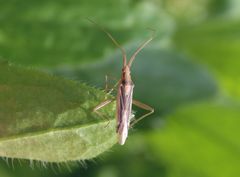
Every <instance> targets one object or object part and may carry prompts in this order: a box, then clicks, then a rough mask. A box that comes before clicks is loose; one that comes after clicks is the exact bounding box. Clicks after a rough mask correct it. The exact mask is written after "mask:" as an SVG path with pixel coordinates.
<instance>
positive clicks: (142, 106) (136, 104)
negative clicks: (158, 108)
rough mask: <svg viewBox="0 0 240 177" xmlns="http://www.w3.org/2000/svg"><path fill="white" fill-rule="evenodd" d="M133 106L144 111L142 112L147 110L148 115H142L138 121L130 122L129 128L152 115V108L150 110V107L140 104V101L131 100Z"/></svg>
mask: <svg viewBox="0 0 240 177" xmlns="http://www.w3.org/2000/svg"><path fill="white" fill-rule="evenodd" d="M132 103H133V104H134V105H135V106H137V107H139V108H141V109H144V110H147V111H149V112H148V113H146V114H144V115H142V116H141V117H139V118H138V119H136V120H134V121H133V122H131V126H133V125H134V124H136V123H137V122H139V121H140V120H142V119H143V118H145V117H147V116H149V115H151V114H152V113H154V108H152V107H151V106H148V105H146V104H144V103H141V102H140V101H137V100H133V102H132Z"/></svg>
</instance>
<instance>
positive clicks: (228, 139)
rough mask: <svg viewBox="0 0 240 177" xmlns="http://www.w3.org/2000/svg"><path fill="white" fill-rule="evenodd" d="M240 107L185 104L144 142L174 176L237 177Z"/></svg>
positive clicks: (239, 151) (210, 103) (226, 104)
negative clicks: (147, 143)
mask: <svg viewBox="0 0 240 177" xmlns="http://www.w3.org/2000/svg"><path fill="white" fill-rule="evenodd" d="M239 115H240V106H239V104H238V103H231V102H229V101H227V102H224V103H220V102H209V103H202V104H195V105H188V106H185V107H182V108H180V109H179V110H178V111H177V112H176V113H174V114H173V115H171V116H169V118H168V121H167V124H166V125H165V127H164V128H162V130H157V131H153V132H150V133H149V134H148V135H146V139H147V140H148V142H149V145H150V146H151V150H152V151H153V152H155V155H156V156H157V157H158V158H159V160H160V161H164V163H165V164H168V175H167V176H169V177H170V176H171V177H172V176H174V177H188V176H191V177H192V176H194V177H202V176H211V177H226V176H239V175H240V170H239V168H238V167H239V164H240V160H239V159H240V158H239V157H240V141H239V136H240V131H239V124H240V119H239Z"/></svg>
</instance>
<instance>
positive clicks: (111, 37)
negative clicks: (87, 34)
mask: <svg viewBox="0 0 240 177" xmlns="http://www.w3.org/2000/svg"><path fill="white" fill-rule="evenodd" d="M87 20H88V21H90V22H91V23H93V24H95V25H96V26H97V27H98V28H99V29H101V30H102V31H103V32H104V33H106V35H107V36H108V37H109V38H110V39H111V40H112V42H113V43H114V44H115V45H116V46H117V47H118V48H119V49H120V50H121V52H122V56H123V66H126V65H127V55H126V51H125V49H124V48H122V46H121V45H120V44H119V43H118V42H117V41H116V39H114V37H113V36H112V35H111V34H110V33H109V32H107V31H106V30H105V29H104V28H103V27H102V26H100V25H99V24H98V23H97V22H95V21H94V20H92V19H90V18H87Z"/></svg>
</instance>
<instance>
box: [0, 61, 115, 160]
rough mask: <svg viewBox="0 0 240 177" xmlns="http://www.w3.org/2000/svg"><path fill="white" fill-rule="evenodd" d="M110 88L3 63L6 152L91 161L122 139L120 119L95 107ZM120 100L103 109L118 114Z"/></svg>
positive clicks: (0, 88)
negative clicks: (118, 128)
mask: <svg viewBox="0 0 240 177" xmlns="http://www.w3.org/2000/svg"><path fill="white" fill-rule="evenodd" d="M104 98H105V94H104V92H102V91H100V90H97V89H94V88H92V87H89V86H87V85H85V84H80V83H76V82H73V81H69V80H65V79H63V78H58V77H54V76H50V75H47V74H44V73H40V72H36V71H34V70H30V69H24V68H21V67H16V66H11V65H9V64H8V63H6V62H5V63H4V62H2V63H0V156H3V157H8V158H24V159H31V160H41V161H47V162H62V161H70V160H84V159H90V158H93V157H95V156H97V155H98V154H100V153H102V152H104V151H106V150H107V149H109V148H110V147H111V146H112V145H113V144H115V143H116V133H115V120H112V121H110V122H109V126H107V127H106V125H107V124H108V121H106V120H105V121H104V120H103V119H101V118H99V116H97V115H96V114H95V113H93V111H92V110H93V108H94V107H95V106H96V105H98V104H99V103H100V102H101V101H103V100H104ZM114 105H115V104H111V105H110V106H109V107H108V108H106V109H103V114H105V116H107V117H110V118H114V117H115V116H114V115H115V106H114Z"/></svg>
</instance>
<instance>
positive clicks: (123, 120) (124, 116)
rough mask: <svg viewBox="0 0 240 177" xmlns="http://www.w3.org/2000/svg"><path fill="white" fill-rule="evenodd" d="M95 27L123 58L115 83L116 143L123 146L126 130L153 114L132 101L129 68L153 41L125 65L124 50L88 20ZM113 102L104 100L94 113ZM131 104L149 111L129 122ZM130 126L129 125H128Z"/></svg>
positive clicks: (109, 35) (151, 109)
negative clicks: (119, 75) (116, 88)
mask: <svg viewBox="0 0 240 177" xmlns="http://www.w3.org/2000/svg"><path fill="white" fill-rule="evenodd" d="M88 20H89V21H91V22H92V23H94V24H95V25H97V26H98V27H100V28H101V30H102V31H104V32H105V33H106V34H107V35H108V37H109V38H110V39H111V40H112V41H113V43H114V44H115V45H116V46H117V47H118V48H119V49H120V50H121V52H122V56H123V68H122V75H121V79H120V80H119V81H118V82H117V84H116V85H117V86H118V92H117V98H116V101H117V104H116V106H117V107H116V109H117V111H116V117H117V128H116V132H117V134H118V142H119V144H121V145H123V144H124V143H125V141H126V139H127V137H128V129H129V128H130V127H131V126H132V125H134V124H135V123H137V122H138V121H140V120H141V119H143V118H145V117H147V116H149V115H150V114H152V113H153V112H154V109H153V108H152V107H150V106H148V105H146V104H144V103H141V102H139V101H136V100H133V88H134V83H133V81H132V79H131V71H130V69H131V66H132V62H133V61H134V59H135V57H136V55H137V54H138V53H139V52H140V51H141V50H142V49H143V48H144V47H145V46H146V45H147V44H148V43H149V42H150V41H151V40H152V39H153V35H152V36H151V37H150V38H149V39H148V40H147V41H145V42H144V43H143V44H142V45H140V47H139V48H138V49H137V50H136V51H135V52H134V54H133V55H132V56H131V58H130V60H129V62H128V63H127V55H126V52H125V50H124V49H123V48H122V47H121V46H120V45H119V43H118V42H117V41H116V40H115V39H114V38H113V36H112V35H111V34H110V33H109V32H107V31H106V30H105V29H104V28H102V27H101V26H99V25H98V24H97V23H96V22H94V21H93V20H91V19H88ZM106 80H107V78H106ZM113 89H114V88H112V89H111V90H110V92H108V94H110V93H111V92H112V91H113ZM112 101H113V100H105V101H103V102H102V103H100V104H99V105H97V106H96V107H95V108H94V110H93V111H94V112H96V113H98V110H99V109H101V108H103V107H105V106H106V105H108V104H109V103H111V102H112ZM132 104H134V105H136V106H138V107H139V108H142V109H144V110H147V111H149V112H148V113H146V114H144V115H143V116H141V117H140V118H138V119H135V120H134V121H131V119H132V117H133V114H132ZM130 124H131V125H130Z"/></svg>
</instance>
